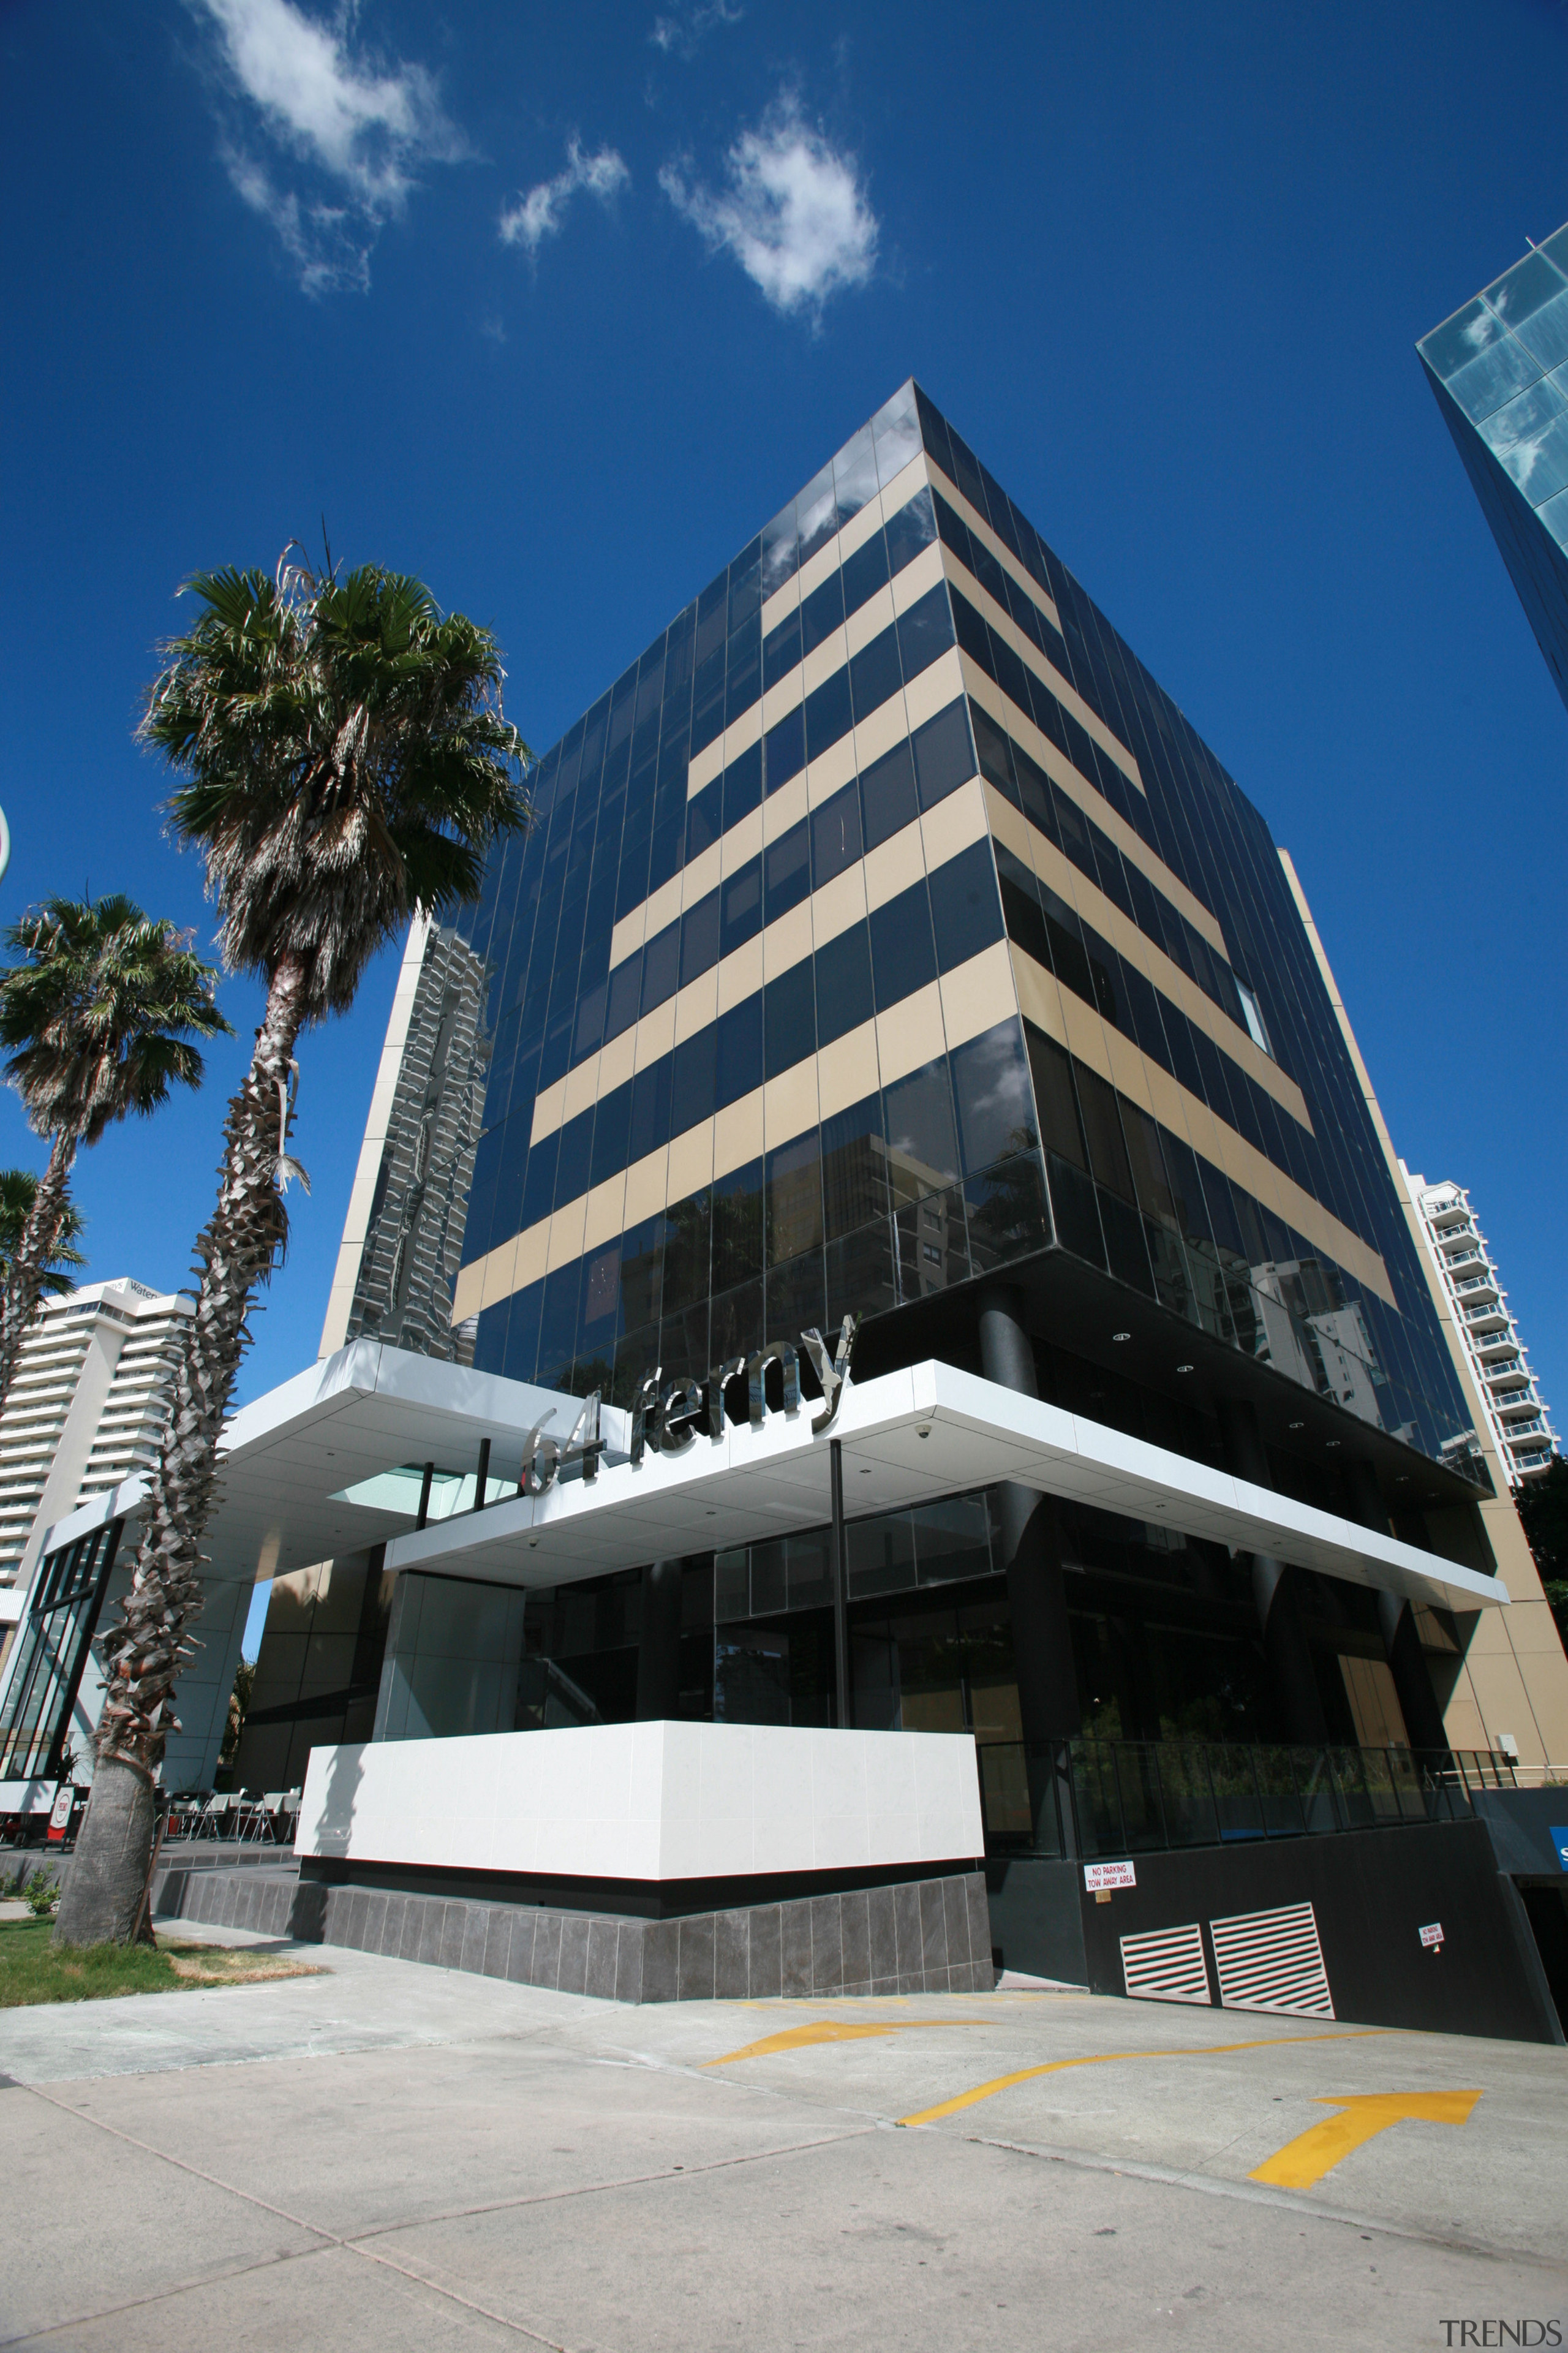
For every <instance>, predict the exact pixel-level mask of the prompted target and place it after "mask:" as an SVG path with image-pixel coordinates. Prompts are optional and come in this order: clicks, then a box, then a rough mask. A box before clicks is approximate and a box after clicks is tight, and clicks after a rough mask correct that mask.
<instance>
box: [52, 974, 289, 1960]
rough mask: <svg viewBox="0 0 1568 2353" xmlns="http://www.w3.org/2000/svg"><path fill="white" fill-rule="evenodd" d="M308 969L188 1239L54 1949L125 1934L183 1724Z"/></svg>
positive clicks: (275, 997) (267, 1043)
mask: <svg viewBox="0 0 1568 2353" xmlns="http://www.w3.org/2000/svg"><path fill="white" fill-rule="evenodd" d="M306 980H307V974H306V970H305V967H304V965H303V964H302V963H301V962H300V959H299V958H297V957H289V958H288V959H286V960H285V962H284V963H283V964H282V965H279V969H278V971H277V972H276V973H275V974H274V976H273V979H272V985H271V987H270V988H269V990H268V997H267V1013H266V1018H265V1019H264V1020H263V1022H262V1025H261V1028H260V1029H258V1031H257V1035H256V1051H255V1054H254V1056H253V1057H252V1060H251V1064H250V1069H249V1071H248V1072H247V1076H246V1080H245V1083H244V1085H243V1086H242V1087H241V1088H240V1090H239V1092H238V1093H237V1095H235V1096H234V1098H233V1099H232V1101H231V1102H230V1103H229V1107H228V1117H227V1120H226V1123H225V1126H224V1156H223V1164H222V1167H221V1170H220V1172H219V1173H220V1183H219V1187H218V1197H217V1206H216V1209H215V1211H214V1214H213V1219H212V1222H211V1224H210V1225H208V1226H205V1227H204V1229H202V1232H201V1233H200V1234H199V1235H198V1236H197V1238H196V1259H197V1262H198V1265H199V1267H200V1271H201V1287H200V1290H199V1292H198V1293H197V1298H196V1309H195V1315H194V1316H193V1317H192V1318H191V1321H190V1323H189V1324H188V1325H187V1327H186V1331H185V1337H184V1350H183V1354H182V1356H181V1358H180V1363H179V1366H178V1368H177V1371H176V1373H175V1377H174V1397H173V1400H172V1403H171V1407H170V1412H169V1422H168V1427H167V1429H166V1430H165V1431H164V1433H163V1447H162V1451H161V1452H160V1455H159V1459H158V1464H157V1467H156V1469H155V1470H154V1471H153V1475H152V1482H151V1486H152V1492H151V1493H150V1495H149V1498H148V1508H147V1522H146V1527H145V1529H144V1532H143V1534H142V1542H141V1546H140V1547H139V1549H138V1552H137V1555H136V1566H135V1568H134V1570H133V1572H132V1580H131V1590H130V1592H129V1593H128V1594H127V1595H126V1597H125V1599H124V1601H123V1603H122V1604H121V1623H120V1624H119V1625H117V1626H115V1627H113V1628H111V1629H110V1632H109V1634H108V1636H107V1638H106V1640H105V1643H104V1659H105V1665H106V1667H107V1670H108V1678H109V1679H108V1687H107V1690H106V1693H105V1696H104V1704H103V1712H102V1715H101V1716H100V1720H99V1726H98V1734H97V1741H96V1746H97V1762H96V1765H95V1767H94V1772H93V1786H92V1798H91V1800H90V1802H89V1806H88V1810H87V1816H86V1819H85V1820H84V1821H83V1823H82V1826H81V1832H80V1836H79V1839H78V1841H77V1850H76V1856H75V1859H74V1862H73V1863H72V1866H71V1873H70V1877H69V1879H68V1882H67V1884H66V1892H65V1894H64V1895H63V1897H62V1898H61V1901H60V1908H59V1911H58V1915H57V1916H56V1922H55V1942H56V1943H57V1944H58V1945H95V1944H102V1943H107V1942H113V1943H116V1944H128V1943H130V1942H131V1941H132V1938H133V1937H134V1936H135V1935H136V1932H137V1925H138V1922H139V1920H140V1917H141V1913H142V1902H143V1898H144V1894H145V1891H146V1887H147V1881H148V1873H149V1872H150V1870H151V1866H152V1856H153V1836H154V1831H155V1820H156V1808H155V1806H154V1804H153V1797H152V1792H153V1776H154V1774H155V1772H156V1770H157V1767H158V1766H159V1765H160V1764H161V1763H162V1761H163V1748H164V1745H165V1743H166V1741H167V1739H168V1736H169V1734H170V1733H171V1732H177V1731H178V1730H179V1729H180V1725H179V1720H178V1718H177V1717H176V1716H175V1715H174V1683H175V1680H176V1678H177V1676H178V1674H179V1672H180V1662H181V1660H182V1659H185V1658H188V1657H190V1655H191V1651H190V1646H189V1645H188V1644H187V1643H186V1642H185V1641H184V1632H185V1629H186V1627H187V1625H188V1624H189V1622H190V1620H192V1619H193V1618H194V1617H195V1615H196V1614H197V1612H198V1611H199V1609H200V1608H201V1605H202V1586H201V1577H200V1568H201V1563H202V1553H201V1549H200V1546H201V1539H202V1535H203V1532H204V1530H205V1526H206V1524H207V1520H208V1518H209V1516H210V1514H211V1512H212V1507H213V1500H214V1491H215V1486H216V1478H217V1442H218V1435H219V1432H220V1431H221V1430H222V1428H223V1420H224V1415H225V1413H226V1409H227V1407H228V1401H229V1398H230V1397H231V1395H232V1393H233V1389H234V1383H235V1376H236V1375H237V1372H238V1370H239V1364H240V1359H241V1357H242V1356H243V1355H244V1353H245V1349H246V1346H247V1342H248V1339H249V1335H248V1334H247V1331H246V1329H245V1316H246V1310H247V1307H248V1306H249V1304H250V1297H251V1293H252V1292H253V1291H254V1290H255V1288H256V1286H257V1284H258V1283H260V1282H266V1280H267V1278H268V1275H269V1274H270V1272H271V1271H272V1265H273V1261H274V1258H275V1256H276V1254H277V1251H278V1250H279V1246H280V1244H281V1243H282V1242H283V1241H284V1240H286V1238H287V1235H288V1230H289V1219H288V1212H287V1210H286V1209H285V1208H284V1207H283V1201H282V1198H281V1195H280V1193H279V1187H278V1164H279V1157H280V1155H281V1152H282V1148H283V1142H284V1138H283V1134H282V1128H283V1114H282V1111H281V1103H282V1101H283V1097H284V1094H285V1092H286V1091H287V1086H288V1081H289V1063H290V1060H291V1058H292V1055H293V1051H294V1040H295V1039H296V1037H297V1036H298V1035H299V1030H300V1021H301V1018H302V1017H303V1014H304V1009H305V997H306Z"/></svg>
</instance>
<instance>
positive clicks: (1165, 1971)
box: [1121, 1920, 1214, 2008]
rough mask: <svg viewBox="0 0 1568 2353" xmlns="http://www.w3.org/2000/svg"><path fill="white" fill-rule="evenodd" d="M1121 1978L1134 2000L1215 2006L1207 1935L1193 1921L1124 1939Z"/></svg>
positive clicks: (1124, 1937) (1122, 1942) (1155, 1929)
mask: <svg viewBox="0 0 1568 2353" xmlns="http://www.w3.org/2000/svg"><path fill="white" fill-rule="evenodd" d="M1121 1975H1122V1979H1123V1982H1124V1983H1125V1985H1126V1988H1127V1990H1128V1992H1129V1994H1130V1995H1131V1997H1132V1999H1133V2000H1134V2001H1194V2002H1202V2003H1203V2004H1204V2005H1205V2008H1207V2007H1210V2006H1212V2004H1213V2001H1214V1995H1213V1993H1212V1991H1211V1990H1210V1988H1209V1973H1208V1964H1207V1963H1206V1962H1205V1959H1204V1932H1203V1930H1202V1928H1200V1927H1199V1926H1198V1924H1197V1922H1196V1921H1195V1920H1194V1921H1193V1922H1191V1923H1190V1924H1189V1925H1188V1926H1186V1927H1183V1928H1153V1929H1150V1930H1148V1931H1147V1932H1146V1933H1145V1934H1143V1935H1142V1936H1123V1937H1122V1939H1121Z"/></svg>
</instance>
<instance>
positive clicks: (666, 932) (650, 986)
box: [642, 923, 680, 1013]
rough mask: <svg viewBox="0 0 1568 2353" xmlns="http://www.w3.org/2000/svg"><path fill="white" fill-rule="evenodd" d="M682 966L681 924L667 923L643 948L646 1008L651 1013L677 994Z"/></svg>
mask: <svg viewBox="0 0 1568 2353" xmlns="http://www.w3.org/2000/svg"><path fill="white" fill-rule="evenodd" d="M679 967H680V925H679V923H667V924H666V925H665V927H664V929H663V931H662V932H659V933H658V934H657V935H656V936H655V937H654V938H653V939H651V940H649V942H648V944H647V946H646V947H645V948H644V950H643V976H642V1009H643V1011H644V1012H645V1013H651V1012H652V1011H653V1008H654V1007H655V1006H656V1005H662V1004H663V1003H664V1000H665V998H666V997H673V996H674V994H675V989H676V979H677V975H678V973H679Z"/></svg>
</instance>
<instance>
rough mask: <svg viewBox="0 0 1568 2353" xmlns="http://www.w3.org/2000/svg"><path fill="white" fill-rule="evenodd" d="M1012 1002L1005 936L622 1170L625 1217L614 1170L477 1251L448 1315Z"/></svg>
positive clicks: (725, 1169)
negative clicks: (616, 1204)
mask: <svg viewBox="0 0 1568 2353" xmlns="http://www.w3.org/2000/svg"><path fill="white" fill-rule="evenodd" d="M1053 986H1054V984H1053ZM1017 1010H1018V990H1017V985H1016V979H1015V975H1014V965H1013V961H1012V959H1011V957H1010V956H1009V955H1008V952H1007V943H1006V941H1005V940H997V941H995V942H994V943H993V944H992V945H991V946H990V947H988V948H985V949H983V950H982V952H981V954H980V955H977V956H972V957H971V958H970V959H969V961H968V963H966V964H963V965H957V966H955V968H954V969H953V970H952V972H949V973H944V974H943V975H942V977H941V979H940V980H933V981H931V982H930V983H929V984H928V986H927V987H924V988H921V989H917V990H916V992H915V994H914V995H913V996H912V997H905V998H904V999H903V1001H902V1002H901V1003H900V1004H898V1005H894V1006H891V1007H889V1009H888V1011H887V1012H886V1013H883V1014H879V1015H878V1016H877V1017H876V1018H875V1019H874V1020H871V1021H867V1022H864V1023H863V1024H862V1025H861V1027H860V1028H859V1029H855V1030H851V1031H850V1032H849V1034H848V1035H847V1037H844V1038H840V1039H836V1040H835V1042H834V1043H833V1044H832V1045H831V1046H828V1047H825V1048H823V1049H822V1050H820V1051H819V1052H817V1053H816V1055H813V1056H810V1057H808V1059H807V1060H805V1061H804V1062H797V1063H796V1064H795V1067H794V1068H793V1069H792V1070H788V1071H781V1072H780V1074H779V1076H778V1077H777V1078H776V1079H770V1080H769V1081H768V1082H767V1083H766V1084H765V1085H763V1086H761V1087H758V1088H756V1089H754V1090H753V1092H752V1093H751V1094H749V1095H746V1096H743V1097H742V1100H741V1101H740V1102H739V1103H730V1104H728V1105H727V1106H726V1108H725V1109H724V1110H723V1111H721V1112H720V1113H717V1114H716V1115H715V1116H714V1117H713V1118H711V1119H706V1120H701V1121H700V1122H699V1123H698V1124H697V1126H696V1127H693V1128H689V1129H687V1130H686V1132H685V1133H684V1134H681V1135H679V1136H676V1137H674V1138H673V1139H672V1141H671V1142H670V1144H669V1145H668V1147H666V1148H665V1149H664V1150H662V1151H659V1152H656V1153H650V1154H649V1155H648V1156H647V1159H646V1160H643V1161H639V1162H637V1164H636V1165H635V1166H633V1167H632V1168H629V1169H628V1170H627V1171H626V1176H625V1179H624V1183H625V1191H624V1195H623V1196H622V1199H621V1211H620V1222H619V1223H618V1224H617V1223H612V1222H611V1220H612V1218H613V1216H614V1214H615V1212H614V1209H613V1206H612V1205H613V1201H614V1198H615V1188H616V1185H617V1184H619V1183H620V1182H621V1181H622V1180H620V1179H615V1178H612V1179H611V1180H610V1182H609V1184H607V1185H605V1186H598V1187H595V1189H594V1191H593V1192H591V1193H587V1194H584V1195H581V1196H579V1198H577V1199H576V1200H574V1201H569V1202H567V1203H566V1204H565V1205H564V1207H563V1208H559V1209H557V1210H556V1211H555V1213H554V1215H553V1216H552V1217H549V1218H542V1219H540V1221H539V1223H538V1224H537V1225H534V1226H531V1227H529V1229H527V1231H526V1232H525V1233H522V1234H518V1235H514V1236H513V1237H512V1238H511V1239H510V1240H508V1241H505V1242H502V1243H501V1244H500V1246H499V1247H498V1248H497V1249H495V1250H491V1251H489V1253H488V1254H487V1256H485V1257H484V1258H481V1259H475V1260H474V1261H473V1263H472V1264H471V1265H469V1266H466V1267H464V1269H463V1271H462V1272H461V1273H460V1274H459V1276H458V1280H457V1282H456V1284H455V1285H454V1291H453V1300H452V1321H453V1323H454V1324H460V1323H462V1322H463V1320H464V1319H465V1317H467V1316H468V1315H472V1314H476V1313H477V1312H478V1310H479V1308H480V1307H493V1306H495V1305H496V1304H497V1303H498V1302H499V1301H500V1300H502V1299H507V1298H510V1296H511V1295H512V1293H514V1292H517V1291H521V1290H523V1289H525V1288H526V1287H527V1285H528V1284H529V1283H531V1282H538V1281H539V1279H540V1277H541V1275H542V1274H545V1273H548V1272H551V1271H553V1270H554V1269H555V1268H556V1267H558V1266H564V1265H566V1264H568V1263H569V1261H571V1260H572V1259H574V1258H576V1257H578V1256H580V1255H581V1254H582V1253H583V1252H584V1250H592V1249H595V1248H597V1247H598V1245H599V1243H600V1242H607V1241H612V1240H615V1238H616V1234H618V1233H622V1232H624V1231H625V1230H626V1228H627V1227H628V1226H632V1225H637V1224H638V1223H639V1222H640V1221H641V1219H644V1218H647V1217H651V1216H653V1215H654V1214H655V1212H656V1211H658V1210H659V1209H664V1208H668V1207H669V1206H670V1204H671V1203H672V1202H675V1201H682V1200H685V1199H686V1198H687V1197H688V1195H689V1194H690V1193H693V1192H695V1191H696V1190H697V1189H698V1188H699V1187H700V1186H703V1185H707V1184H710V1183H717V1182H719V1180H720V1179H721V1178H722V1177H724V1176H729V1175H730V1174H731V1172H732V1171H733V1170H734V1169H736V1168H743V1167H744V1166H745V1165H746V1163H747V1162H748V1161H749V1160H754V1159H756V1158H757V1157H758V1155H760V1154H761V1153H763V1151H772V1150H773V1147H774V1146H775V1145H782V1144H788V1143H790V1142H792V1141H793V1139H794V1138H795V1136H797V1135H800V1134H804V1133H805V1131H806V1129H808V1128H811V1127H815V1126H816V1125H817V1124H819V1123H820V1122H821V1121H823V1120H826V1119H831V1118H832V1117H833V1116H834V1114H835V1113H837V1112H840V1111H845V1110H847V1108H848V1106H849V1105H850V1104H851V1103H859V1102H861V1101H862V1100H863V1099H864V1098H865V1097H866V1096H867V1095H869V1094H873V1093H875V1092H876V1091H877V1089H878V1088H879V1086H892V1085H893V1084H895V1083H896V1082H897V1081H898V1080H900V1079H901V1078H906V1077H907V1076H908V1075H909V1073H910V1071H917V1070H921V1069H922V1068H923V1067H924V1065H925V1064H926V1063H927V1062H929V1061H931V1060H933V1059H934V1058H935V1056H936V1055H937V1054H938V1053H941V1052H942V1051H944V1050H945V1051H947V1052H952V1050H954V1049H955V1048H956V1047H959V1046H963V1045H966V1044H967V1043H968V1042H969V1040H970V1039H972V1038H978V1037H980V1036H981V1035H983V1033H984V1031H985V1030H987V1029H994V1027H995V1025H996V1023H997V1022H998V1021H1001V1020H1005V1018H1006V1017H1007V1016H1008V1015H1009V1014H1010V1013H1016V1011H1017Z"/></svg>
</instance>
